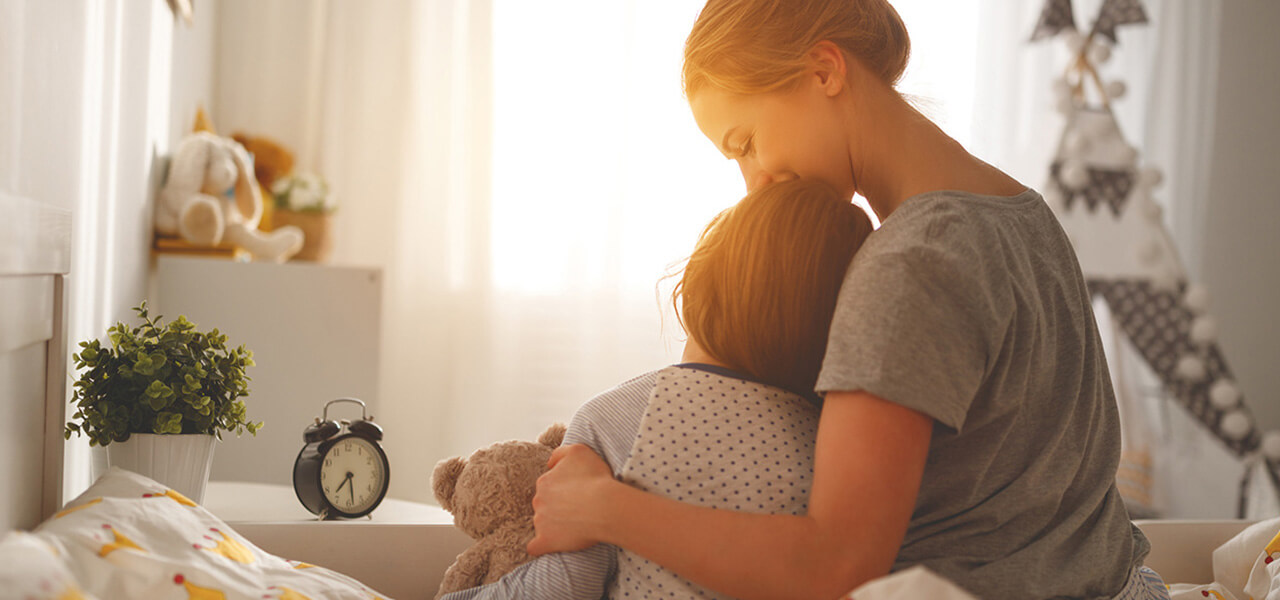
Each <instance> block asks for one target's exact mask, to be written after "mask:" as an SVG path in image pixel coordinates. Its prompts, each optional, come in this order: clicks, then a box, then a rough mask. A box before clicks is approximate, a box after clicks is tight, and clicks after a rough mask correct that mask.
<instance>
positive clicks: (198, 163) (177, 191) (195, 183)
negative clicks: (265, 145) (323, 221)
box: [155, 131, 303, 262]
mask: <svg viewBox="0 0 1280 600" xmlns="http://www.w3.org/2000/svg"><path fill="white" fill-rule="evenodd" d="M262 210H263V204H262V194H261V192H260V191H259V190H258V186H257V185H255V180H254V179H253V161H252V159H251V158H249V154H248V152H246V151H245V149H244V148H243V147H242V146H241V145H240V144H237V143H236V142H234V141H232V140H230V139H228V138H224V137H220V136H218V135H215V134H213V133H210V132H207V131H199V132H196V133H193V134H191V135H188V136H187V137H185V138H183V139H182V141H181V142H179V144H178V148H177V151H176V152H174V155H173V160H172V161H171V163H170V166H169V176H168V178H167V179H166V180H165V183H164V186H163V187H162V188H161V190H160V193H159V195H158V197H157V201H156V215H155V227H156V231H157V232H159V233H160V234H161V235H168V236H174V235H176V236H179V237H181V238H182V239H184V240H186V241H187V242H189V243H191V244H193V245H196V246H216V245H218V244H219V243H221V242H222V240H223V239H226V240H227V241H229V242H231V243H232V244H234V245H236V246H239V247H241V248H244V249H245V250H247V251H248V252H249V254H250V255H252V256H253V257H254V258H255V259H257V260H264V261H270V262H284V261H286V260H288V259H289V257H290V256H293V255H294V254H296V253H297V252H298V250H300V249H301V248H302V242H303V233H302V230H300V229H298V228H296V227H282V228H279V229H276V230H274V231H272V232H270V233H264V232H261V231H258V229H257V227H258V222H259V221H260V220H261V219H262Z"/></svg>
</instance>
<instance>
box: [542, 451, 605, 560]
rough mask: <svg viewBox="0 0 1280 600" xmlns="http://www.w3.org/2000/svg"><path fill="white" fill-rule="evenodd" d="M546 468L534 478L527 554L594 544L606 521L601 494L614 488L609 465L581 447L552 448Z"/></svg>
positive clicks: (580, 548) (568, 549)
mask: <svg viewBox="0 0 1280 600" xmlns="http://www.w3.org/2000/svg"><path fill="white" fill-rule="evenodd" d="M547 465H548V466H549V467H550V468H551V470H549V471H547V472H546V473H544V474H543V475H542V476H541V477H539V478H538V491H537V493H536V494H535V495H534V496H533V526H534V528H535V529H536V530H537V535H536V536H534V538H533V541H531V542H529V546H528V548H527V550H528V551H529V554H532V555H534V556H539V555H542V554H548V553H551V552H572V551H575V550H582V549H584V548H589V547H591V546H593V545H595V544H596V543H597V542H599V541H600V528H601V527H602V526H603V524H604V523H605V521H606V520H605V518H604V516H603V514H602V513H603V509H604V508H605V502H606V500H605V499H604V495H605V493H606V492H607V491H608V489H609V487H610V486H612V485H617V482H616V481H614V479H613V472H612V471H610V470H609V465H607V464H605V462H604V460H603V459H601V458H600V456H599V455H597V454H596V453H595V452H594V451H592V450H591V448H590V447H588V446H585V445H582V444H569V445H565V446H561V447H559V448H556V449H555V451H554V452H552V453H551V460H549V461H548V462H547Z"/></svg>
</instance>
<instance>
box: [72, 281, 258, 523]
mask: <svg viewBox="0 0 1280 600" xmlns="http://www.w3.org/2000/svg"><path fill="white" fill-rule="evenodd" d="M133 310H134V311H135V312H137V313H138V316H139V317H140V318H141V319H142V324H141V325H139V326H137V327H133V328H130V327H127V326H126V325H125V324H124V323H116V324H115V326H113V327H111V328H110V329H108V330H107V334H108V337H109V339H110V341H111V343H110V345H108V346H103V345H102V344H101V343H100V342H99V341H98V340H96V339H95V340H89V341H85V342H80V351H79V352H78V353H76V354H73V355H72V357H71V358H72V360H73V361H74V362H75V365H76V369H77V370H78V371H79V370H81V369H84V371H83V372H82V373H80V376H79V378H78V379H77V380H76V381H75V383H74V384H73V388H74V392H73V394H72V399H71V401H72V403H73V404H74V405H75V407H76V412H75V414H74V415H73V416H72V420H71V421H70V422H68V423H67V425H66V429H65V431H64V435H65V437H66V438H67V439H70V438H71V434H73V433H75V434H84V435H86V436H88V437H89V444H90V445H91V446H105V447H106V448H107V463H108V464H109V465H113V466H119V467H121V468H125V469H128V470H131V471H134V472H137V473H141V474H142V475H146V476H148V477H151V478H152V479H155V480H156V481H159V482H161V483H164V484H165V485H167V486H169V487H171V488H173V489H175V490H177V491H178V492H180V493H182V494H184V495H186V496H187V497H189V498H191V499H192V500H194V501H196V502H200V500H201V499H202V498H203V496H204V487H205V483H206V482H208V480H209V469H210V467H211V466H212V464H213V444H214V442H215V440H218V439H221V438H222V432H223V431H234V432H235V433H236V434H237V435H240V434H242V433H243V432H244V431H246V430H248V432H249V433H250V434H255V435H256V433H257V431H258V428H259V427H261V426H262V423H254V422H252V421H249V420H248V419H247V417H246V415H245V406H244V401H243V400H241V398H242V397H244V396H247V395H248V394H249V377H248V375H246V374H245V369H246V368H247V367H250V366H252V365H253V364H254V363H253V353H252V352H250V351H249V350H246V349H245V348H244V346H240V347H238V348H235V349H230V348H228V347H227V345H226V342H227V336H226V335H223V334H222V333H219V332H218V330H217V329H214V330H212V331H209V332H201V331H197V330H196V325H195V324H194V323H192V322H191V321H188V320H187V318H186V317H185V316H179V317H178V318H177V320H174V321H170V322H169V323H162V322H161V318H162V317H158V316H157V317H155V318H154V319H153V318H151V317H150V316H149V315H148V314H147V303H146V302H145V301H144V302H143V303H142V304H141V305H140V306H138V307H136V308H134V309H133Z"/></svg>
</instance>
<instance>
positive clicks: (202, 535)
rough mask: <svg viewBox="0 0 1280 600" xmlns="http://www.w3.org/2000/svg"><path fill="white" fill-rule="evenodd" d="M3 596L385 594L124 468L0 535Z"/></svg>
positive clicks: (292, 597) (286, 598)
mask: <svg viewBox="0 0 1280 600" xmlns="http://www.w3.org/2000/svg"><path fill="white" fill-rule="evenodd" d="M317 541H318V542H319V541H320V540H317ZM11 594H12V595H11ZM0 596H3V597H15V598H23V599H28V598H30V599H33V600H46V599H48V600H53V599H74V598H85V599H102V600H108V599H117V598H155V599H158V600H168V599H174V600H177V599H182V600H186V599H191V600H239V599H244V600H248V599H253V600H261V599H264V598H267V599H273V598H278V599H282V600H303V599H308V598H311V599H320V598H332V599H343V600H346V599H352V600H372V599H380V598H384V596H383V595H381V594H379V593H378V592H377V591H375V590H373V589H370V588H369V587H368V586H365V585H364V584H362V583H360V582H359V581H356V580H355V579H352V578H350V577H347V576H345V575H342V574H341V573H337V572H335V571H331V570H329V569H325V568H323V567H318V566H315V565H310V564H307V563H302V562H298V561H291V560H287V559H284V558H281V557H278V556H275V555H272V554H270V553H268V552H265V551H263V550H262V549H260V548H258V547H256V546H254V545H253V544H252V543H250V542H249V541H248V540H246V539H244V538H243V537H242V536H240V535H239V534H238V533H236V532H235V531H233V530H232V529H231V528H230V527H228V526H227V524H226V523H224V522H222V521H221V520H220V519H218V518H217V517H215V516H214V515H213V514H212V513H210V512H209V511H207V510H205V509H204V508H203V507H201V506H199V505H198V504H196V503H194V502H192V501H191V500H189V499H187V498H186V497H184V496H182V495H181V494H178V493H177V492H174V491H173V490H170V489H167V488H166V487H165V486H163V485H161V484H159V483H156V482H155V481H152V480H151V479H148V478H146V477H143V476H141V475H138V474H135V473H131V472H129V471H125V470H122V469H119V468H112V469H110V470H109V471H108V472H107V473H106V474H104V475H103V476H102V477H101V478H99V480H98V481H97V482H95V483H94V484H93V486H91V487H90V488H89V489H88V490H86V491H85V493H83V494H81V495H80V496H79V497H77V498H76V499H75V500H72V501H71V502H69V503H68V504H67V506H66V508H64V509H63V510H62V512H59V513H58V514H56V515H54V516H53V517H51V518H50V519H49V520H47V521H45V522H44V523H41V524H40V525H39V526H38V527H37V528H36V529H35V530H34V531H32V532H22V531H15V532H10V533H8V534H7V535H6V536H5V537H4V538H3V539H0Z"/></svg>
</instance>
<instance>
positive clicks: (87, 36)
mask: <svg viewBox="0 0 1280 600" xmlns="http://www.w3.org/2000/svg"><path fill="white" fill-rule="evenodd" d="M198 4H199V6H198V7H197V9H196V10H197V14H196V23H197V27H196V28H194V29H187V28H185V26H182V25H178V24H177V23H176V22H175V21H174V17H173V14H172V12H171V11H170V8H169V6H168V3H167V2H166V0H83V1H58V2H51V1H48V0H5V1H4V2H0V191H4V192H7V193H10V194H14V195H18V196H23V197H27V198H33V199H36V200H39V201H42V202H47V203H49V204H53V205H55V206H59V207H63V208H67V209H70V210H71V211H72V213H73V217H72V219H73V227H74V234H73V255H72V264H71V275H70V278H69V281H68V317H69V321H68V335H69V340H70V344H69V346H70V348H71V350H75V349H76V347H75V344H76V342H78V341H80V340H84V339H88V338H95V337H100V336H102V335H103V334H105V332H106V328H107V327H108V326H109V325H110V324H111V323H112V322H114V321H116V320H122V319H128V318H130V317H131V316H132V313H131V312H130V311H129V308H130V307H132V306H134V305H136V304H137V303H138V302H139V301H140V300H142V299H143V298H144V297H145V294H146V289H147V277H148V271H149V246H150V243H151V233H150V232H151V207H152V203H151V202H152V197H153V195H154V191H155V190H156V188H157V187H158V186H159V183H160V181H161V178H162V176H163V174H164V173H163V171H164V169H163V166H164V163H163V162H162V161H161V160H158V159H160V158H161V157H163V156H165V155H166V154H167V153H168V151H169V148H170V147H171V146H172V145H173V142H174V141H175V139H174V134H175V133H177V132H175V127H176V125H175V120H178V121H185V122H189V120H190V116H188V115H192V114H194V104H195V103H196V102H197V101H200V100H201V99H202V98H204V97H207V96H208V95H209V90H210V89H212V73H213V68H212V29H211V27H212V24H213V22H214V19H213V17H214V16H215V10H216V4H215V3H214V2H211V1H210V2H200V3H198ZM202 27H203V29H202ZM175 71H177V74H176V75H175ZM73 368H74V366H70V367H69V370H71V369H73ZM69 376H70V373H69ZM68 390H70V386H68ZM88 456H89V454H88V446H87V443H86V442H85V441H84V440H83V439H73V440H72V441H71V442H69V443H68V448H67V460H68V469H67V473H66V476H67V481H66V486H65V487H66V493H67V494H76V493H78V492H79V491H81V490H83V489H84V487H86V486H87V485H88V483H89V481H88V477H89V466H88V465H89V459H88Z"/></svg>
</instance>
